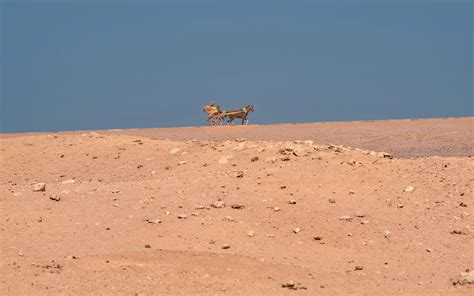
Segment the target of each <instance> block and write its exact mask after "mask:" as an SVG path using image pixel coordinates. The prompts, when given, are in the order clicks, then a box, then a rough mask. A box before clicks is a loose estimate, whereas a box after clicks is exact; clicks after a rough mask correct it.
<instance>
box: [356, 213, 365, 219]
mask: <svg viewBox="0 0 474 296" xmlns="http://www.w3.org/2000/svg"><path fill="white" fill-rule="evenodd" d="M355 215H356V217H359V218H363V217H365V214H364V212H361V211H356V212H355Z"/></svg>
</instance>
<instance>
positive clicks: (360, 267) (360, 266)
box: [354, 265, 364, 270]
mask: <svg viewBox="0 0 474 296" xmlns="http://www.w3.org/2000/svg"><path fill="white" fill-rule="evenodd" d="M363 269H364V267H363V266H362V265H357V266H356V267H355V268H354V270H363Z"/></svg>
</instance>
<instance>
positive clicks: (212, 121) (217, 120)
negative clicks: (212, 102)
mask: <svg viewBox="0 0 474 296" xmlns="http://www.w3.org/2000/svg"><path fill="white" fill-rule="evenodd" d="M223 123H224V118H223V117H222V116H219V115H216V116H213V117H211V119H209V124H210V125H212V126H217V125H222V124H223Z"/></svg>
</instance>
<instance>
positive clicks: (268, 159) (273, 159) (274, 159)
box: [265, 157, 277, 163]
mask: <svg viewBox="0 0 474 296" xmlns="http://www.w3.org/2000/svg"><path fill="white" fill-rule="evenodd" d="M276 161H277V159H276V157H268V158H266V159H265V162H266V163H275V162H276Z"/></svg>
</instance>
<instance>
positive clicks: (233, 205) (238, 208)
mask: <svg viewBox="0 0 474 296" xmlns="http://www.w3.org/2000/svg"><path fill="white" fill-rule="evenodd" d="M230 207H231V208H233V209H236V210H240V209H243V208H244V205H241V204H232V205H231V206H230Z"/></svg>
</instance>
